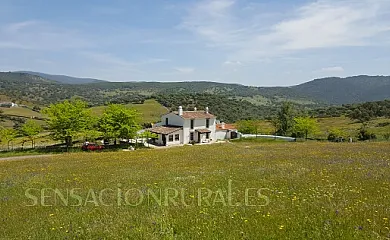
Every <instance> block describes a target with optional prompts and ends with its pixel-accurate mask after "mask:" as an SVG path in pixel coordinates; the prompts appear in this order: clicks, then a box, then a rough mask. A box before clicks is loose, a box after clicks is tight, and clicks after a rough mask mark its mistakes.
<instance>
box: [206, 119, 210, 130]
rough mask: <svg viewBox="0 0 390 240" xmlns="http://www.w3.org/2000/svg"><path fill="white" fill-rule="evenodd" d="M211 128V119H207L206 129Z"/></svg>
mask: <svg viewBox="0 0 390 240" xmlns="http://www.w3.org/2000/svg"><path fill="white" fill-rule="evenodd" d="M209 127H210V119H208V118H207V119H206V128H209Z"/></svg>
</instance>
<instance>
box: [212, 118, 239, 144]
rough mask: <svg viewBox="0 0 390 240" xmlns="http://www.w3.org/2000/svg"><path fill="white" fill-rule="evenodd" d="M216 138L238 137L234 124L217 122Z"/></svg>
mask: <svg viewBox="0 0 390 240" xmlns="http://www.w3.org/2000/svg"><path fill="white" fill-rule="evenodd" d="M216 138H217V140H226V139H236V138H239V135H238V130H237V127H236V125H234V124H227V123H224V122H222V123H218V124H217V125H216Z"/></svg>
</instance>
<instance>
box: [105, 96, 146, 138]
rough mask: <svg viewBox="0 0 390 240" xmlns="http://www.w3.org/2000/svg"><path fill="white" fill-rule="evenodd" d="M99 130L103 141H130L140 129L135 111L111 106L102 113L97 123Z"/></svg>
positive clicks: (115, 105) (122, 106)
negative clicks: (120, 139)
mask: <svg viewBox="0 0 390 240" xmlns="http://www.w3.org/2000/svg"><path fill="white" fill-rule="evenodd" d="M99 129H100V131H101V132H102V133H103V136H104V138H105V139H111V138H114V139H115V143H116V139H117V138H123V139H131V138H134V137H135V136H136V135H137V131H138V130H140V129H141V127H140V124H139V113H138V111H137V110H135V109H132V108H127V107H126V106H124V105H118V104H112V105H109V106H108V108H106V110H105V111H104V113H103V116H102V117H101V119H100V121H99Z"/></svg>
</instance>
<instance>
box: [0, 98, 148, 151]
mask: <svg viewBox="0 0 390 240" xmlns="http://www.w3.org/2000/svg"><path fill="white" fill-rule="evenodd" d="M42 113H43V114H45V115H46V116H47V119H46V125H47V129H48V130H49V131H50V133H51V137H52V138H53V139H54V140H59V141H62V142H64V143H66V146H67V147H69V146H72V145H73V142H74V141H75V139H79V138H83V139H85V140H89V141H94V140H96V139H98V138H103V139H105V140H112V139H114V142H115V144H116V142H117V141H116V140H117V139H118V138H121V139H133V138H134V137H135V136H136V135H137V132H138V130H140V129H141V125H140V114H139V113H138V112H137V110H135V109H132V108H127V107H126V106H124V105H119V104H112V105H109V106H108V107H107V108H106V109H105V111H104V112H103V115H102V116H101V117H97V116H94V115H93V114H92V112H91V110H90V109H89V108H88V104H87V103H86V102H85V101H82V100H80V99H73V100H65V101H63V102H60V103H56V104H51V105H50V106H49V107H47V108H45V109H43V110H42ZM42 131H43V128H42V126H41V125H39V124H38V123H37V122H36V121H34V120H28V121H27V122H26V123H24V124H23V125H22V126H21V127H20V128H18V129H13V128H0V141H1V142H3V143H4V144H7V145H8V149H10V143H11V142H12V141H13V140H15V139H16V138H17V137H25V139H27V140H29V141H31V146H32V147H33V148H34V147H35V140H36V139H37V138H38V137H39V136H40V133H42ZM143 135H144V136H142V137H148V138H150V137H153V136H152V134H150V133H145V134H143ZM24 142H25V141H23V144H24Z"/></svg>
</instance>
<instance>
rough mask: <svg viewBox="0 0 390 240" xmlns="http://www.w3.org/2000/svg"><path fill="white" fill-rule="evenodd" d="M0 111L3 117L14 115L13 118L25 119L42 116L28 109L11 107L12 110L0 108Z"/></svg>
mask: <svg viewBox="0 0 390 240" xmlns="http://www.w3.org/2000/svg"><path fill="white" fill-rule="evenodd" d="M0 110H2V111H3V112H4V114H5V115H14V116H20V117H25V118H31V117H39V118H41V117H42V114H40V113H38V112H34V111H33V110H31V109H29V108H23V107H13V108H0Z"/></svg>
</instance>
